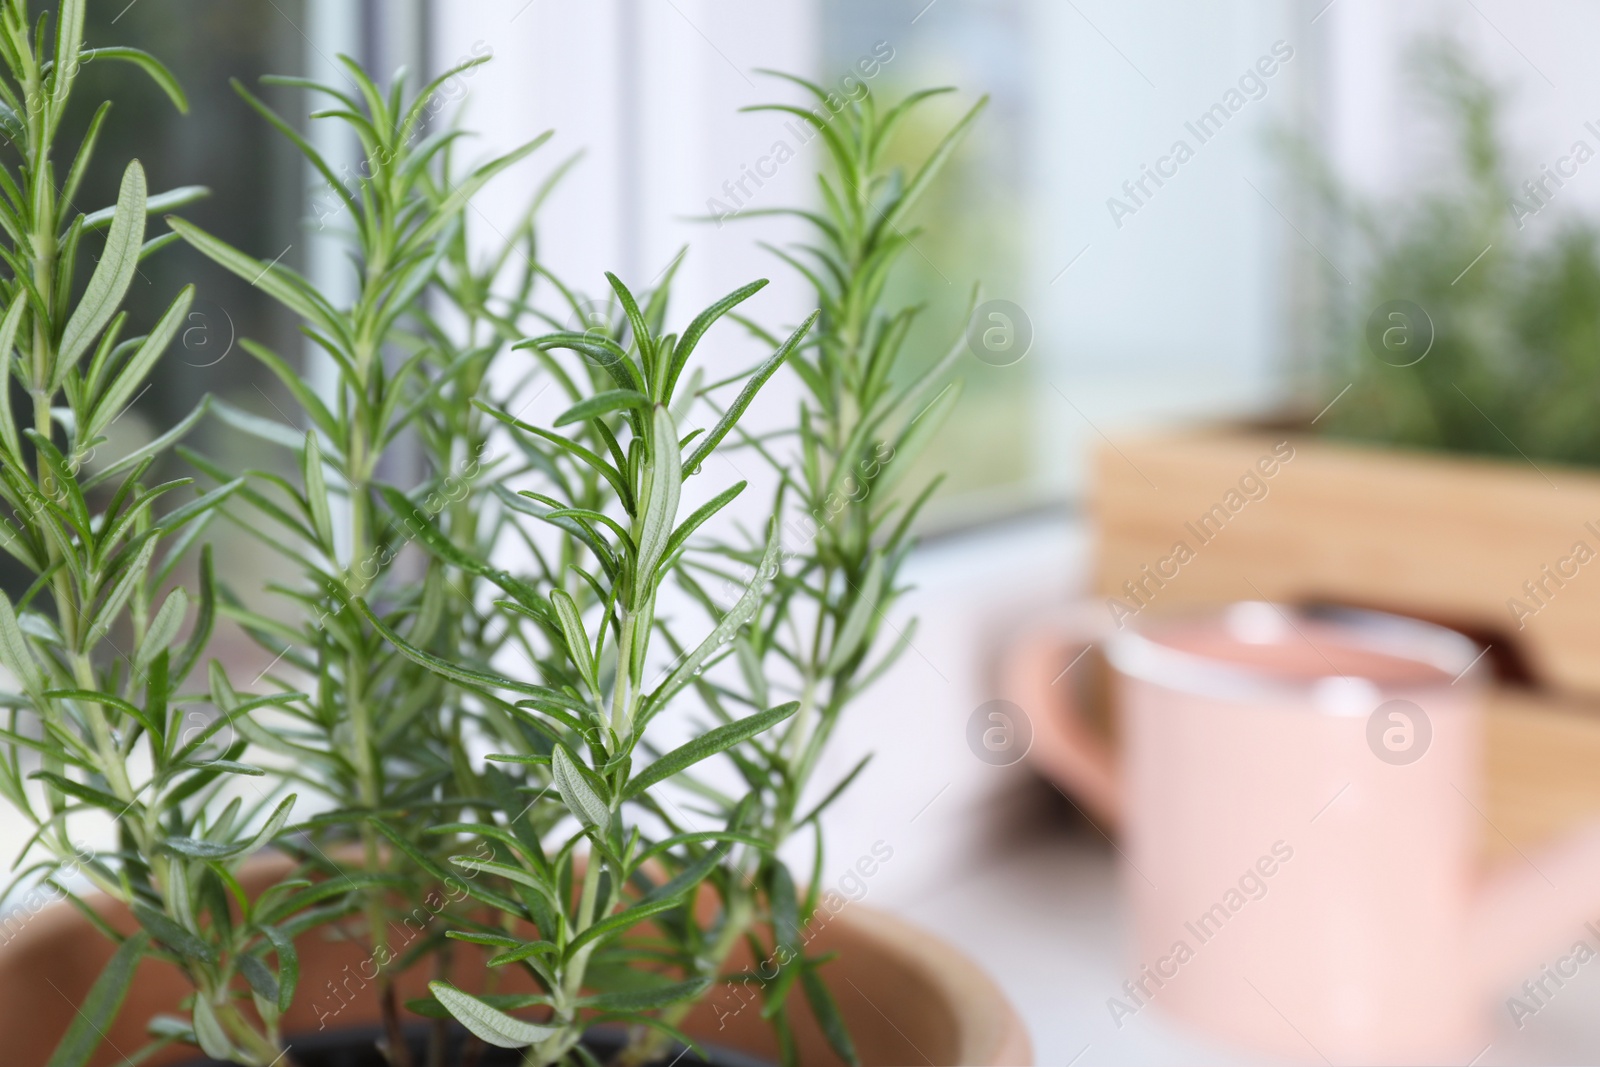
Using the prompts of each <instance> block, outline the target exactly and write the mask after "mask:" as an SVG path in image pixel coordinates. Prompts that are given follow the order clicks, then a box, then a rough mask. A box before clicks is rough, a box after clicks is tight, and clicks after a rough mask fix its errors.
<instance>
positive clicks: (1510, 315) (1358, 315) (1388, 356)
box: [1296, 40, 1600, 465]
mask: <svg viewBox="0 0 1600 1067" xmlns="http://www.w3.org/2000/svg"><path fill="white" fill-rule="evenodd" d="M1418 55H1419V62H1418V64H1417V67H1418V69H1419V71H1420V72H1421V76H1422V77H1421V82H1422V86H1423V88H1424V90H1425V92H1426V94H1427V96H1428V98H1429V99H1431V100H1432V101H1433V102H1434V103H1435V104H1436V105H1437V107H1438V109H1439V111H1440V114H1441V116H1442V118H1443V120H1444V122H1445V123H1446V124H1447V127H1448V129H1449V131H1450V134H1451V144H1452V145H1453V152H1454V159H1455V166H1453V167H1450V168H1446V169H1444V170H1443V171H1442V173H1443V174H1445V175H1447V178H1446V179H1444V180H1440V181H1439V182H1437V183H1436V184H1435V185H1433V186H1431V187H1429V188H1427V189H1424V190H1422V191H1420V192H1417V193H1413V194H1408V195H1406V196H1405V197H1404V198H1400V199H1397V200H1393V201H1384V202H1374V201H1370V200H1366V199H1363V198H1362V197H1360V196H1358V195H1356V194H1355V193H1353V192H1351V191H1349V190H1348V189H1346V188H1344V187H1342V186H1341V184H1340V183H1339V182H1338V181H1337V180H1336V179H1335V178H1333V176H1332V172H1331V168H1330V167H1329V166H1328V165H1327V164H1326V162H1325V161H1322V160H1321V159H1319V158H1318V157H1317V156H1315V154H1313V153H1310V152H1308V151H1306V150H1305V149H1304V147H1303V146H1301V147H1299V148H1298V149H1296V158H1297V161H1298V162H1299V164H1300V165H1301V173H1303V174H1306V175H1308V176H1309V177H1310V178H1311V187H1312V188H1313V189H1314V190H1315V192H1316V195H1317V198H1318V202H1319V203H1320V205H1321V206H1322V207H1323V208H1324V209H1325V210H1326V212H1327V221H1328V223H1329V225H1330V231H1331V232H1333V233H1335V234H1342V236H1343V238H1344V241H1345V245H1346V249H1347V254H1348V255H1347V256H1346V255H1341V257H1340V258H1342V259H1343V258H1349V259H1352V260H1356V261H1359V262H1360V263H1361V266H1360V268H1359V269H1358V271H1357V272H1353V273H1356V284H1355V285H1354V286H1347V285H1345V284H1344V282H1343V281H1342V280H1340V279H1333V278H1330V279H1329V283H1328V285H1327V286H1326V294H1327V297H1328V315H1329V329H1327V330H1326V331H1325V335H1326V336H1327V337H1329V338H1330V339H1331V340H1332V344H1331V345H1330V347H1329V350H1328V351H1327V352H1326V353H1325V356H1324V360H1323V365H1322V368H1321V384H1320V389H1321V390H1322V392H1320V393H1319V395H1320V396H1322V397H1323V398H1324V399H1323V400H1322V401H1321V403H1326V398H1328V397H1331V396H1332V395H1333V394H1335V393H1336V392H1338V391H1339V390H1340V389H1342V388H1343V387H1344V386H1345V385H1346V384H1349V385H1350V391H1349V393H1348V395H1345V396H1343V397H1341V398H1340V399H1339V400H1338V402H1337V403H1335V404H1334V405H1333V406H1332V407H1331V408H1330V409H1329V410H1328V411H1327V412H1326V413H1325V414H1324V415H1323V416H1322V417H1321V418H1320V419H1319V420H1318V422H1317V429H1318V430H1320V431H1321V432H1323V433H1326V434H1329V435H1332V436H1337V437H1343V438H1349V439H1355V440H1365V441H1378V442H1383V443H1386V444H1397V445H1407V446H1414V447H1421V448H1430V449H1440V450H1446V451H1452V452H1465V453H1475V454H1482V455H1503V456H1510V457H1519V456H1526V457H1530V458H1533V459H1548V460H1556V461H1560V462H1566V463H1575V464H1583V465H1596V464H1600V420H1596V419H1595V418H1594V416H1593V412H1592V398H1593V397H1595V396H1597V395H1600V228H1597V227H1596V225H1595V224H1594V223H1593V222H1591V221H1589V220H1587V219H1583V218H1581V217H1577V216H1575V215H1574V214H1572V213H1570V212H1567V213H1559V212H1555V211H1552V212H1551V213H1550V214H1548V215H1546V214H1539V213H1540V212H1542V209H1543V207H1544V206H1545V205H1546V204H1548V203H1549V201H1550V199H1552V198H1553V196H1555V195H1559V194H1557V192H1556V190H1555V188H1554V187H1553V186H1551V185H1550V184H1548V183H1547V184H1546V185H1545V187H1544V190H1543V191H1542V192H1539V193H1537V194H1536V193H1534V192H1530V190H1529V189H1528V188H1527V187H1526V183H1522V182H1518V181H1516V180H1514V179H1513V177H1512V176H1511V171H1512V168H1511V164H1510V162H1509V161H1508V159H1507V156H1506V152H1505V148H1504V145H1503V142H1502V132H1501V127H1502V118H1501V110H1502V106H1503V93H1502V91H1501V90H1500V89H1499V88H1497V87H1496V86H1494V85H1493V84H1491V83H1490V82H1489V81H1488V80H1487V79H1486V78H1485V76H1484V75H1483V74H1482V73H1481V72H1480V71H1478V70H1477V69H1476V68H1475V67H1474V66H1473V65H1472V64H1471V62H1470V61H1469V60H1468V59H1467V58H1466V56H1465V54H1464V53H1463V51H1462V50H1461V49H1460V48H1459V47H1458V46H1456V45H1454V44H1451V43H1449V42H1448V41H1444V40H1434V41H1431V42H1427V43H1425V44H1424V45H1422V46H1420V48H1419V53H1418ZM1529 174H1530V176H1531V177H1533V178H1538V177H1540V175H1538V174H1537V173H1535V172H1533V171H1531V170H1530V172H1529ZM1534 214H1538V217H1537V218H1530V217H1529V216H1530V215H1534ZM1541 231H1543V232H1541ZM1394 300H1407V301H1411V302H1412V303H1414V304H1416V305H1417V306H1418V307H1420V308H1421V309H1422V311H1423V312H1424V313H1425V316H1426V319H1419V318H1418V317H1417V316H1416V315H1415V314H1414V313H1411V314H1407V313H1406V312H1405V311H1401V312H1398V314H1399V315H1400V317H1399V318H1391V317H1389V316H1387V315H1386V314H1385V313H1384V311H1383V305H1384V304H1386V303H1387V302H1389V301H1394ZM1374 317H1376V319H1378V320H1381V321H1376V322H1374V321H1373V320H1374ZM1413 320H1415V321H1413ZM1391 328H1392V331H1393V332H1390V333H1389V334H1388V335H1387V336H1388V339H1389V341H1390V342H1391V343H1389V344H1387V345H1386V344H1385V343H1384V337H1385V334H1384V331H1385V330H1388V329H1391ZM1430 331H1431V336H1432V345H1431V347H1429V348H1427V349H1426V355H1421V356H1419V354H1418V351H1419V349H1421V348H1422V346H1423V345H1424V344H1425V342H1426V339H1427V336H1428V333H1429V332H1430ZM1408 346H1409V347H1408ZM1413 360H1414V362H1413ZM1398 364H1408V365H1404V366H1402V365H1398ZM1321 403H1314V405H1308V406H1311V407H1312V410H1315V409H1316V408H1317V407H1320V406H1321Z"/></svg>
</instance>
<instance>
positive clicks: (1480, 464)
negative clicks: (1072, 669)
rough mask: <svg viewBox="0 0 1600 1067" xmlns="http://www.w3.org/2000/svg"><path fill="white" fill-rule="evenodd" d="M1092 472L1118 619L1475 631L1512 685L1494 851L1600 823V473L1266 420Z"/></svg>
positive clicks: (1131, 454) (1120, 449)
mask: <svg viewBox="0 0 1600 1067" xmlns="http://www.w3.org/2000/svg"><path fill="white" fill-rule="evenodd" d="M1094 464H1095V466H1094V487H1093V491H1092V497H1091V510H1092V516H1093V520H1094V522H1095V525H1096V528H1097V547H1096V553H1097V555H1096V564H1095V589H1096V594H1097V595H1098V596H1099V597H1102V598H1104V599H1105V600H1106V603H1107V611H1108V612H1111V613H1113V614H1115V615H1117V616H1118V617H1123V618H1126V617H1129V616H1130V615H1135V614H1136V615H1143V614H1144V613H1146V612H1150V613H1165V612H1167V611H1173V610H1182V609H1183V608H1185V607H1189V606H1193V605H1197V604H1207V603H1218V602H1224V601H1230V600H1238V599H1259V598H1266V599H1272V600H1281V601H1290V602H1295V601H1299V602H1305V601H1326V602H1333V603H1341V604H1349V605H1356V606H1362V607H1372V608H1380V609H1384V610H1390V611H1395V612H1399V613H1403V614H1408V615H1414V616H1418V617H1422V618H1427V619H1431V620H1434V621H1437V622H1440V623H1443V624H1445V625H1449V626H1453V627H1456V628H1457V629H1461V630H1464V631H1466V632H1469V633H1471V634H1472V635H1473V636H1474V637H1477V638H1478V639H1479V640H1481V641H1484V642H1486V643H1488V644H1489V645H1490V646H1491V657H1490V658H1491V659H1492V660H1493V661H1494V665H1495V668H1496V669H1497V670H1498V671H1499V672H1500V673H1501V674H1502V675H1503V676H1506V677H1508V678H1509V679H1511V680H1513V681H1514V682H1516V683H1518V685H1517V687H1516V688H1509V689H1505V690H1503V691H1501V692H1498V693H1497V694H1496V696H1495V699H1494V701H1493V702H1492V704H1491V708H1490V722H1489V753H1488V757H1487V759H1488V767H1487V774H1488V790H1487V794H1486V799H1487V802H1488V805H1489V807H1488V809H1487V811H1486V814H1487V815H1488V818H1489V820H1490V821H1491V822H1492V823H1493V827H1490V828H1486V838H1485V844H1486V846H1487V847H1488V849H1489V851H1491V852H1495V853H1502V852H1506V851H1509V849H1510V842H1515V843H1516V844H1517V845H1519V846H1523V845H1527V844H1532V843H1536V842H1537V841H1539V840H1541V839H1543V838H1546V837H1549V836H1551V835H1552V834H1554V833H1557V832H1559V831H1560V830H1562V829H1565V828H1567V827H1569V826H1572V825H1574V824H1575V823H1577V822H1581V821H1584V820H1585V819H1588V818H1594V817H1597V816H1600V771H1597V770H1596V769H1595V768H1596V767H1597V766H1600V475H1597V474H1595V473H1592V472H1588V471H1578V470H1573V469H1570V468H1562V467H1556V466H1554V465H1550V464H1544V463H1541V464H1539V466H1538V467H1537V468H1536V467H1535V466H1534V465H1533V464H1531V463H1527V462H1521V461H1518V462H1501V461H1497V460H1481V459H1473V458H1462V457H1451V456H1442V455H1430V454H1424V453H1413V452H1400V451H1392V450H1387V449H1382V448H1377V447H1369V446H1359V445H1351V444H1344V443H1340V442H1333V441H1328V440H1325V439H1319V438H1313V437H1308V436H1306V435H1305V434H1303V433H1294V432H1288V431H1282V432H1275V431H1273V430H1270V429H1257V428H1243V429H1232V428H1217V429H1205V430H1194V431H1187V432H1175V433H1166V434H1160V435H1151V436H1146V437H1140V438H1127V439H1119V440H1117V442H1116V444H1115V446H1114V447H1112V446H1108V447H1105V448H1102V449H1101V450H1100V451H1099V452H1098V454H1097V456H1096V458H1095V461H1094ZM1502 835H1503V836H1502ZM1507 839H1509V841H1508V840H1507Z"/></svg>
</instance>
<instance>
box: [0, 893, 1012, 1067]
mask: <svg viewBox="0 0 1600 1067" xmlns="http://www.w3.org/2000/svg"><path fill="white" fill-rule="evenodd" d="M281 870H282V865H281V864H278V863H276V862H267V863H263V864H259V865H254V866H253V867H251V868H247V870H246V878H245V879H244V881H245V884H246V885H247V887H255V886H264V885H266V884H270V882H271V881H272V880H273V879H274V878H275V877H276V876H278V874H279V873H280V872H281ZM102 913H103V914H105V915H106V916H107V917H108V918H109V919H110V921H111V922H112V924H113V925H114V926H116V927H117V928H119V929H123V930H131V929H132V928H133V924H132V921H131V919H130V918H129V916H128V915H127V913H126V912H125V911H123V910H122V909H120V908H118V907H115V906H110V905H106V906H104V907H103V908H102ZM813 931H814V932H813V934H812V939H811V941H810V942H809V944H810V946H811V947H812V949H813V950H814V951H818V952H830V951H831V952H837V953H838V954H839V958H838V959H836V960H835V961H833V962H832V963H830V964H829V965H828V966H827V967H826V968H825V969H824V972H823V974H824V977H825V978H826V980H827V982H828V985H829V988H830V989H831V990H832V992H833V995H834V997H835V999H836V1000H837V1001H838V1003H839V1007H840V1010H841V1012H842V1013H843V1015H844V1018H845V1021H846V1023H847V1025H848V1026H849V1028H850V1032H851V1034H852V1036H853V1038H854V1040H855V1043H856V1048H857V1050H858V1052H859V1053H860V1056H861V1060H862V1062H863V1063H865V1064H868V1065H871V1064H911V1063H915V1064H930V1065H934V1064H964V1065H1001V1064H1031V1063H1032V1062H1033V1052H1032V1048H1031V1046H1030V1044H1029V1041H1028V1035H1027V1031H1026V1030H1025V1029H1024V1028H1023V1025H1022V1021H1021V1020H1020V1019H1019V1018H1018V1017H1017V1014H1016V1012H1015V1011H1014V1010H1013V1009H1012V1007H1011V1005H1010V1004H1009V1003H1008V1002H1007V1001H1006V999H1005V997H1004V995H1003V994H1002V993H1001V992H1000V990H999V988H998V987H996V986H995V984H994V982H993V981H992V980H991V979H990V978H989V977H988V976H987V975H986V974H984V973H983V971H982V970H980V969H979V968H978V967H977V965H976V964H974V963H973V962H972V961H971V960H969V959H968V958H967V957H965V956H964V955H962V954H961V953H959V952H957V951H956V950H955V949H953V948H951V947H950V946H948V945H946V944H944V943H943V942H942V941H939V940H938V939H937V938H935V937H933V936H931V935H929V934H928V933H927V932H925V931H923V930H919V929H917V928H916V927H913V926H911V925H909V924H907V923H905V922H903V921H901V920H899V919H896V918H894V917H893V916H891V915H888V914H885V913H883V912H880V911H877V910H875V909H872V908H867V907H864V906H862V905H859V904H850V905H847V906H846V907H845V908H844V909H842V910H841V911H840V912H839V913H838V914H837V915H835V916H832V917H830V918H826V919H822V918H821V917H819V921H818V922H817V923H816V924H814V926H813ZM297 947H298V949H299V954H300V968H301V977H300V986H299V993H298V996H297V997H296V1002H295V1005H294V1007H293V1008H292V1009H291V1011H290V1013H289V1016H288V1018H287V1019H286V1022H285V1033H286V1034H288V1035H290V1043H291V1044H292V1043H293V1037H292V1035H293V1034H295V1033H312V1032H316V1031H317V1030H318V1029H319V1025H318V1024H319V1020H320V1021H321V1023H322V1024H323V1026H324V1028H326V1029H333V1028H343V1027H359V1026H366V1025H371V1024H373V1023H375V1022H377V1021H378V1018H379V1012H378V1003H377V1000H376V997H375V995H374V993H375V986H374V985H373V984H372V983H370V982H366V981H363V980H362V977H361V975H362V964H363V963H364V962H365V961H366V959H367V956H366V954H365V953H364V952H363V951H362V950H361V948H360V946H359V945H357V944H354V943H351V942H345V941H334V940H329V939H328V938H327V937H325V936H323V935H321V934H317V933H313V934H310V935H307V936H305V937H303V938H301V940H300V941H299V942H298V945H297ZM461 947H462V948H470V946H461ZM111 951H112V948H111V945H110V943H109V942H108V941H107V940H106V939H105V938H104V937H103V936H102V935H101V934H100V933H99V932H98V931H96V930H95V929H94V928H93V927H91V926H90V925H89V923H88V922H87V921H86V920H85V919H84V918H83V917H82V916H81V915H80V914H78V913H77V912H76V911H75V910H73V909H72V908H71V907H70V906H68V905H64V904H55V905H51V906H49V907H47V908H45V909H43V910H42V911H40V912H39V913H38V914H36V915H34V916H33V917H32V918H31V919H28V920H26V922H25V923H23V925H22V926H21V928H20V929H19V930H17V931H16V932H15V934H14V935H13V936H12V937H11V938H10V939H9V940H7V941H6V942H5V943H4V944H3V945H0V1038H3V1039H4V1045H5V1056H4V1060H5V1063H6V1064H7V1065H8V1067H44V1064H45V1063H46V1062H47V1061H48V1059H49V1058H50V1053H51V1051H52V1050H53V1049H54V1047H55V1044H56V1042H57V1041H58V1040H59V1038H60V1036H61V1034H63V1033H64V1032H65V1031H66V1028H67V1026H68V1024H69V1023H70V1022H71V1019H72V1016H73V1012H74V1011H75V1008H74V1005H75V1004H78V1003H80V1002H81V1001H82V1000H83V998H84V996H85V995H86V994H87V993H88V990H89V987H90V986H91V985H92V984H93V982H94V980H95V978H96V977H97V976H98V975H99V973H100V969H101V968H102V967H103V966H104V965H105V962H106V961H107V960H108V959H109V958H110V955H111ZM750 965H751V964H750V960H749V959H748V958H744V959H735V960H733V961H731V962H730V971H740V970H742V969H745V968H749V967H750ZM473 973H476V968H475V967H474V966H473V964H472V962H471V961H465V960H464V961H462V963H461V964H460V965H459V970H458V972H457V978H458V984H460V985H461V986H462V987H463V988H469V989H470V988H472V984H471V983H470V982H469V981H468V980H467V978H468V976H469V975H471V974H473ZM429 977H430V975H429V974H428V973H425V971H424V969H423V968H420V967H419V968H413V969H412V970H410V971H407V972H405V973H403V974H402V975H400V976H399V986H400V992H401V996H402V999H404V998H408V997H418V996H425V995H426V985H427V980H428V978H429ZM336 990H337V991H338V995H337V996H336V995H335V992H334V991H336ZM187 991H188V987H187V983H186V982H185V980H184V979H183V977H182V975H181V974H179V973H178V972H177V970H176V969H175V968H173V967H171V966H168V965H164V964H161V963H159V962H157V961H154V960H146V961H145V962H144V963H143V964H141V965H140V969H139V971H138V974H137V975H136V977H135V979H134V983H133V986H132V988H131V989H130V990H129V991H128V996H127V1000H126V1001H125V1002H124V1004H123V1008H122V1011H121V1013H120V1014H119V1015H118V1017H117V1019H116V1022H115V1023H114V1025H113V1026H112V1027H111V1028H110V1029H109V1030H108V1031H107V1034H106V1041H105V1043H104V1044H103V1045H102V1046H101V1048H100V1049H99V1051H98V1052H97V1053H96V1055H95V1057H94V1059H93V1060H91V1064H92V1065H93V1067H102V1065H104V1067H111V1065H115V1064H120V1063H122V1062H123V1060H124V1059H125V1057H127V1056H129V1055H131V1054H132V1053H133V1052H134V1051H135V1050H137V1049H138V1048H140V1047H141V1046H142V1045H143V1044H144V1042H145V1036H144V1034H145V1024H146V1022H147V1021H148V1020H149V1019H150V1018H151V1017H152V1016H155V1015H159V1014H162V1013H175V1012H177V1011H178V1004H179V1002H180V1001H181V1000H182V998H183V996H184V995H185V994H186V993H187ZM756 996H757V994H756V991H755V989H754V988H753V987H752V988H750V989H748V990H746V989H744V988H743V987H741V986H738V985H729V986H725V987H719V988H718V989H717V990H716V991H714V992H713V993H712V995H711V996H710V997H709V998H708V999H707V1001H706V1002H705V1003H704V1004H702V1005H701V1007H700V1008H699V1009H698V1010H697V1011H696V1012H695V1013H694V1014H693V1015H692V1016H691V1017H690V1019H689V1021H688V1023H687V1025H686V1026H685V1030H687V1032H688V1033H690V1034H691V1035H693V1036H694V1037H696V1038H700V1039H702V1040H704V1041H706V1042H708V1043H710V1044H713V1045H717V1046H720V1047H723V1048H727V1049H732V1050H737V1051H740V1052H746V1053H750V1054H753V1055H758V1056H764V1057H769V1058H770V1057H775V1055H776V1045H775V1043H774V1042H773V1040H772V1037H771V1034H770V1031H769V1030H768V1027H767V1024H766V1023H765V1022H764V1021H763V1020H762V1019H761V1017H760V1007H759V1003H758V1002H756V1000H755V998H756ZM795 997H796V1000H797V1001H798V1000H801V999H803V998H802V997H801V996H800V994H798V993H796V994H795ZM796 1015H797V1016H798V1022H797V1025H796V1027H795V1030H796V1036H797V1038H798V1040H799V1044H800V1050H801V1057H800V1058H801V1061H802V1062H803V1063H805V1064H807V1065H808V1067H809V1065H813V1064H818V1065H821V1064H837V1063H839V1062H840V1061H839V1060H838V1059H837V1058H836V1057H835V1056H834V1055H833V1054H832V1052H831V1050H830V1049H829V1048H828V1046H827V1043H826V1041H825V1040H824V1039H823V1037H822V1035H821V1033H820V1031H819V1030H818V1029H817V1027H816V1025H815V1023H814V1022H813V1021H812V1020H811V1017H810V1013H809V1011H806V1010H800V1011H797V1012H796ZM193 1056H194V1052H193V1050H189V1049H172V1050H169V1052H168V1053H167V1054H165V1055H162V1056H157V1057H154V1058H153V1059H151V1060H150V1061H148V1062H150V1063H151V1064H153V1065H157V1067H159V1065H161V1064H173V1063H180V1062H182V1061H183V1060H185V1059H190V1058H193Z"/></svg>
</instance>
